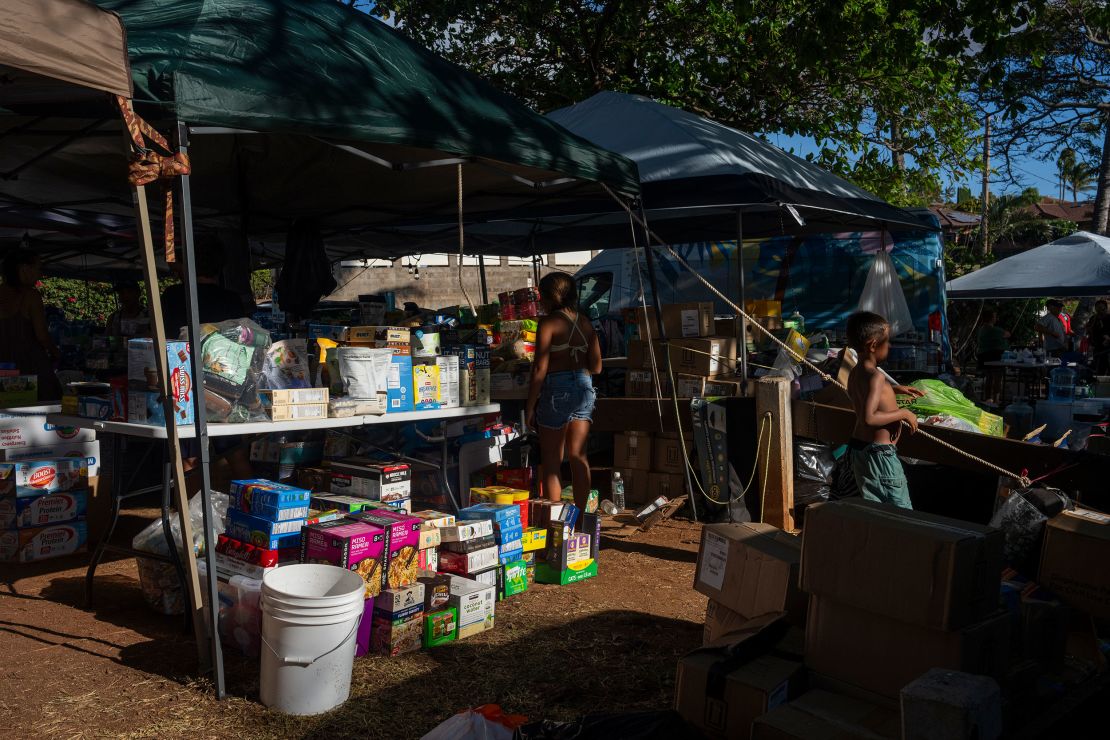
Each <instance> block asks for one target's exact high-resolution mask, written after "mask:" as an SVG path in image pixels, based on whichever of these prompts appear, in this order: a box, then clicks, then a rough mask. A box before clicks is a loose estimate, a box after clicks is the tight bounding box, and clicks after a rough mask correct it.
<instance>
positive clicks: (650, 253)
mask: <svg viewBox="0 0 1110 740" xmlns="http://www.w3.org/2000/svg"><path fill="white" fill-rule="evenodd" d="M640 218H641V220H642V221H643V224H644V237H645V239H644V243H645V246H644V254H645V255H646V256H647V268H648V281H649V282H650V283H651V303H652V306H653V307H654V308H655V328H656V330H657V331H658V332H659V336H660V337H665V334H664V332H663V306H662V304H661V303H660V301H659V281H658V280H657V279H656V273H655V257H654V253H655V247H653V246H651V234H650V233H648V228H647V213H645V212H644V210H643V206H641V207H640ZM637 269H638V268H637ZM663 360H664V367H665V368H666V369H667V377H669V378H670V379H671V400H672V401H673V402H674V405H675V409H676V410H677V409H678V383H676V382H674V377H673V374H672V372H671V350H670V346H669V345H667V351H666V352H665V353H664V358H663ZM660 431H663V430H660ZM678 434H679V436H680V437H683V439H682V448H683V453H685V451H686V440H685V438H684V437H685V435H684V434H683V432H682V424H679V425H678ZM684 462H685V465H683V467H684V471H683V472H685V473H686V490H687V491H689V492H690V498H689V501H690V512H691V513H692V514H693V517H694V521H695V522H696V521H698V505H697V503H695V501H696V499H697V496H695V495H694V480H693V478H692V477H691V476H690V464H689V460H688V459H687V460H686V461H684Z"/></svg>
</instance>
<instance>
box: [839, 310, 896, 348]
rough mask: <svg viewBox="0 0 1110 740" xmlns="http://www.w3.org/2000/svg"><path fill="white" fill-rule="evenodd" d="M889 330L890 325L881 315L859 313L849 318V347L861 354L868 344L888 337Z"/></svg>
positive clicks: (866, 312) (867, 312) (868, 312)
mask: <svg viewBox="0 0 1110 740" xmlns="http://www.w3.org/2000/svg"><path fill="white" fill-rule="evenodd" d="M889 329H890V323H889V322H888V321H887V320H886V319H884V318H883V317H882V316H880V315H879V314H877V313H871V312H870V311H858V312H856V313H854V314H852V315H851V316H849V317H848V346H849V347H851V348H852V349H854V350H856V351H857V352H859V351H861V350H863V349H865V348H866V347H867V343H868V342H873V341H875V340H878V339H882V338H883V337H884V336H886V333H887V331H888V330H889Z"/></svg>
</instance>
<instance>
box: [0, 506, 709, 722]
mask: <svg viewBox="0 0 1110 740" xmlns="http://www.w3.org/2000/svg"><path fill="white" fill-rule="evenodd" d="M153 516H154V512H153V511H152V510H150V511H146V510H137V511H132V512H127V514H126V516H125V521H124V524H123V525H121V526H124V525H126V528H127V529H128V530H130V531H138V529H139V528H140V527H141V526H142V524H143V523H144V522H145V521H146V520H149V519H151V518H153ZM699 537H700V527H699V526H698V525H696V524H693V523H690V522H682V521H671V522H665V523H663V524H661V525H659V526H658V527H656V528H655V529H653V530H651V531H649V532H646V533H638V532H637V531H636V530H635V529H634V528H633V527H628V526H622V525H620V524H617V523H616V522H613V521H611V520H610V521H608V522H606V525H605V528H604V531H603V535H602V542H601V555H600V558H599V564H600V567H599V574H598V577H597V578H595V579H592V580H589V581H585V582H582V583H577V584H573V585H570V586H544V585H536V586H533V587H531V588H530V589H529V591H528V592H527V593H525V594H521V595H519V596H516V597H513V598H512V599H510V600H508V601H505V602H501V603H499V604H498V605H497V627H496V629H494V630H493V631H491V632H487V633H484V634H483V635H480V636H477V637H472V638H469V639H467V640H463V641H460V642H457V643H451V644H449V645H445V646H442V647H438V648H434V649H432V650H430V651H421V652H418V653H415V654H411V655H407V656H403V657H399V658H380V657H366V658H360V659H358V660H356V662H355V669H354V678H353V682H352V687H351V698H350V699H349V700H348V701H347V703H346V704H344V705H343V706H342V707H340V708H339V709H336V710H334V711H332V712H330V713H328V714H324V715H320V716H318V717H310V718H295V717H286V716H283V715H280V714H277V713H275V712H271V711H268V710H267V709H265V708H264V707H263V706H262V705H261V704H260V703H259V702H258V659H257V658H245V657H243V656H241V655H238V654H236V653H234V652H233V651H232V650H231V649H228V648H225V653H224V654H225V660H226V666H227V683H228V693H229V697H228V698H227V699H225V700H224V701H217V700H216V699H215V696H214V693H213V691H212V690H211V686H210V684H209V683H208V681H206V680H203V679H198V678H197V677H196V673H195V668H196V652H195V648H194V644H193V642H192V640H191V637H190V635H191V633H186V632H184V631H183V625H182V620H181V619H180V618H170V617H162V616H159V615H156V614H154V613H153V612H152V611H151V610H150V609H149V608H148V607H147V605H146V603H145V602H144V601H143V598H142V595H141V594H140V592H139V587H138V580H137V579H138V575H137V571H136V566H135V561H134V560H133V559H123V560H115V561H112V562H109V563H107V564H106V565H103V566H101V568H100V569H99V570H98V571H97V576H96V592H95V596H96V600H95V604H94V608H93V609H92V610H86V609H85V608H84V576H85V566H86V558H85V557H82V556H74V557H71V558H66V559H60V560H55V561H47V562H44V563H40V564H32V565H27V566H0V655H2V656H3V659H2V660H0V726H3V727H4V728H5V734H7V735H8V736H9V737H65V738H100V737H134V738H148V737H158V738H170V737H191V738H207V737H213V738H215V737H219V738H225V737H249V738H265V737H313V738H314V737H319V738H347V737H352V738H353V737H358V738H417V737H420V736H421V735H422V734H423V733H425V732H427V731H428V730H430V729H431V728H433V727H434V726H436V725H437V724H438V723H439V722H441V721H443V720H444V719H446V718H447V717H449V716H450V715H451V714H453V713H454V712H456V711H458V710H459V709H462V708H464V707H467V706H474V705H479V704H485V703H498V704H500V705H501V706H502V707H503V708H504V710H505V711H508V712H513V713H519V714H524V715H527V716H528V717H529V718H532V719H540V718H551V719H572V718H574V717H577V716H579V715H581V714H584V713H587V712H591V711H599V710H603V709H609V710H625V709H653V708H663V707H667V706H669V705H670V703H671V701H672V695H673V690H674V674H675V666H676V663H677V661H678V658H679V657H680V656H681V655H682V654H684V653H685V652H687V651H689V650H690V649H692V648H694V647H696V646H697V645H698V644H700V639H701V628H702V622H703V617H704V613H705V604H706V599H705V597H704V596H702V595H700V594H698V593H696V592H695V591H694V590H693V588H692V584H693V573H694V562H695V559H696V556H697V548H698V540H699ZM117 539H118V540H119V541H123V538H120V537H117Z"/></svg>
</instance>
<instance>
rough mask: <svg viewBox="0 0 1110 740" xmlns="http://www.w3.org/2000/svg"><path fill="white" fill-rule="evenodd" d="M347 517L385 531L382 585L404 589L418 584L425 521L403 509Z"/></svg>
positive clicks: (361, 512)
mask: <svg viewBox="0 0 1110 740" xmlns="http://www.w3.org/2000/svg"><path fill="white" fill-rule="evenodd" d="M347 518H348V519H350V520H352V521H356V522H363V523H366V524H371V525H373V526H375V527H381V528H383V529H385V531H386V546H385V558H384V562H383V563H382V588H383V589H386V588H401V587H403V586H409V585H411V584H413V583H416V578H417V576H418V575H419V567H418V563H417V556H418V554H419V551H420V527H421V526H422V525H423V523H424V520H423V519H421V518H420V517H415V516H412V515H410V514H405V513H404V512H401V511H392V510H389V509H366V510H364V511H360V512H358V513H355V514H348V515H347Z"/></svg>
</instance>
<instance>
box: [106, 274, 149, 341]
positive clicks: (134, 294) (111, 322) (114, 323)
mask: <svg viewBox="0 0 1110 740" xmlns="http://www.w3.org/2000/svg"><path fill="white" fill-rule="evenodd" d="M116 302H117V303H118V304H119V308H118V309H116V310H115V311H113V312H112V315H111V316H109V317H108V327H107V332H108V336H112V337H137V336H148V335H149V334H148V333H146V332H143V331H141V330H140V331H136V329H137V328H139V327H141V325H142V323H143V321H144V320H145V321H146V323H147V328H148V329H149V324H150V315H149V314H148V313H147V311H146V307H144V306H143V302H142V298H141V293H140V291H139V284H138V283H135V282H130V281H128V282H122V283H117V284H116Z"/></svg>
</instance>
